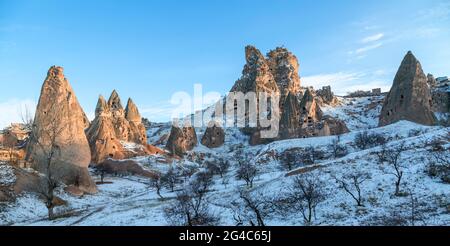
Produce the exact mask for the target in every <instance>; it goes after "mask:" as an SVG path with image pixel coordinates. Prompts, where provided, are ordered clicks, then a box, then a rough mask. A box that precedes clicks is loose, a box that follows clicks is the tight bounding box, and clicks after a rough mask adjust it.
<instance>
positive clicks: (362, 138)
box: [354, 131, 387, 150]
mask: <svg viewBox="0 0 450 246" xmlns="http://www.w3.org/2000/svg"><path fill="white" fill-rule="evenodd" d="M354 142H355V145H356V147H358V148H360V149H362V150H364V149H368V148H372V147H375V146H377V145H382V144H384V143H386V142H387V139H386V138H385V137H384V136H383V135H382V134H378V133H372V134H370V133H369V132H367V131H363V132H360V133H358V134H356V136H355V140H354Z"/></svg>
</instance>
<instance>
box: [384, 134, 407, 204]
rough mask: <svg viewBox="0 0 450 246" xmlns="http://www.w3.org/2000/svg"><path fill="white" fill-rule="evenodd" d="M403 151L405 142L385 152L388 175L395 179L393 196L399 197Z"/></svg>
mask: <svg viewBox="0 0 450 246" xmlns="http://www.w3.org/2000/svg"><path fill="white" fill-rule="evenodd" d="M404 151H405V142H402V143H401V144H399V145H398V146H393V147H390V148H389V150H387V151H386V156H385V158H386V161H385V162H386V163H387V164H388V166H389V169H390V170H389V171H387V173H388V174H391V175H393V176H395V177H396V181H395V195H396V196H400V195H402V194H401V193H400V185H401V181H402V178H403V174H404V173H403V169H404V168H405V167H404V164H403V163H402V162H401V156H402V153H403V152H404Z"/></svg>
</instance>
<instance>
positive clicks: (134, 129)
mask: <svg viewBox="0 0 450 246" xmlns="http://www.w3.org/2000/svg"><path fill="white" fill-rule="evenodd" d="M125 118H126V119H127V120H128V123H129V125H130V134H129V136H128V141H129V142H133V143H140V144H146V143H147V134H146V131H145V126H144V124H143V123H142V117H141V114H139V110H138V108H137V106H136V104H134V102H133V100H131V98H130V99H128V103H127V107H126V109H125Z"/></svg>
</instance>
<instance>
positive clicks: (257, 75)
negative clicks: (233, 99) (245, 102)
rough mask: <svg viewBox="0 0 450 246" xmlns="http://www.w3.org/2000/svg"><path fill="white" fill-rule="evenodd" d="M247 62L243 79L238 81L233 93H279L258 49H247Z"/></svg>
mask: <svg viewBox="0 0 450 246" xmlns="http://www.w3.org/2000/svg"><path fill="white" fill-rule="evenodd" d="M245 60H246V61H247V63H246V64H245V66H244V69H243V71H242V77H241V78H240V79H239V80H238V81H236V83H235V84H234V86H233V88H232V89H231V91H232V92H235V91H240V92H243V93H247V92H250V91H253V92H256V93H259V92H268V93H271V92H276V93H278V92H279V89H278V86H277V84H276V82H275V79H274V77H273V74H272V73H271V72H270V68H269V65H268V63H267V61H266V59H265V57H264V56H263V55H262V54H261V52H260V51H259V50H258V49H257V48H255V47H253V46H247V47H245Z"/></svg>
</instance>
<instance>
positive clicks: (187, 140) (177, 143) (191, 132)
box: [166, 125, 198, 156]
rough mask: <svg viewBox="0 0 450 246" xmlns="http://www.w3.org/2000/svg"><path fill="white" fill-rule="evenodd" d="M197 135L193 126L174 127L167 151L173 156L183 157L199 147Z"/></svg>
mask: <svg viewBox="0 0 450 246" xmlns="http://www.w3.org/2000/svg"><path fill="white" fill-rule="evenodd" d="M197 142H198V141H197V134H196V133H195V129H194V127H192V126H184V127H178V126H175V125H172V129H171V130H170V135H169V139H168V140H167V144H166V149H168V150H169V151H170V152H171V153H172V155H177V156H183V155H184V154H185V153H186V152H187V151H190V150H192V149H193V148H194V147H195V146H197Z"/></svg>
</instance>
